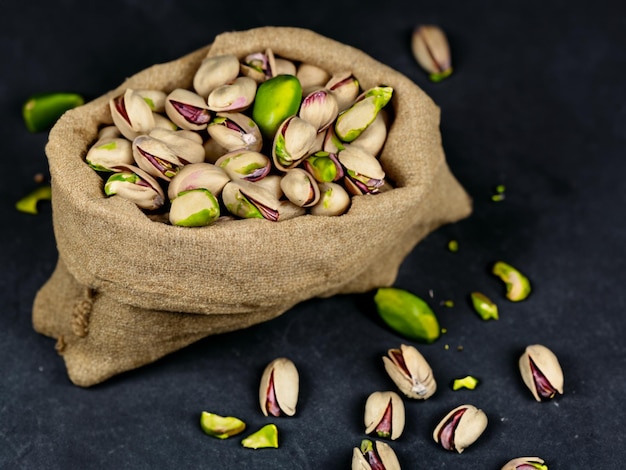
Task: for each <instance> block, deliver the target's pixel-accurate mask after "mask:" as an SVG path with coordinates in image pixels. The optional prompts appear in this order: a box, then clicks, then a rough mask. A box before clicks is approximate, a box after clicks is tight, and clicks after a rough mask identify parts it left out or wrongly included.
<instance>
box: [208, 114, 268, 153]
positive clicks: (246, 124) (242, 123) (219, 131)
mask: <svg viewBox="0 0 626 470" xmlns="http://www.w3.org/2000/svg"><path fill="white" fill-rule="evenodd" d="M207 132H208V133H209V136H211V138H212V139H214V140H215V142H217V143H218V144H219V145H220V146H221V147H223V148H225V149H227V150H228V151H231V150H236V149H247V150H252V151H255V152H260V151H261V148H262V147H263V137H262V136H261V131H260V129H259V126H257V125H256V123H255V122H254V121H253V120H252V119H250V118H249V117H248V116H246V115H245V114H243V113H217V114H216V115H215V117H214V118H213V120H212V121H211V122H210V123H209V126H208V127H207Z"/></svg>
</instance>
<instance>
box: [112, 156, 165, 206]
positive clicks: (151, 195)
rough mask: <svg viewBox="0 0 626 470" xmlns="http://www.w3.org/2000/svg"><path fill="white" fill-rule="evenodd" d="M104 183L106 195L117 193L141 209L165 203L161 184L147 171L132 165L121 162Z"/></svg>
mask: <svg viewBox="0 0 626 470" xmlns="http://www.w3.org/2000/svg"><path fill="white" fill-rule="evenodd" d="M114 170H115V173H113V174H112V175H111V176H109V178H108V179H107V181H106V183H105V184H104V193H105V194H106V195H107V196H113V195H116V194H117V195H119V196H120V197H122V198H124V199H127V200H129V201H131V202H134V203H135V204H136V205H137V206H138V207H140V208H141V209H146V210H154V209H158V208H159V207H161V206H162V205H163V204H164V203H165V194H163V189H161V185H159V183H158V182H157V181H156V180H155V179H154V178H153V177H152V176H150V175H149V174H148V173H146V172H145V171H143V170H141V169H140V168H137V167H136V166H133V165H125V164H121V165H118V166H117V167H116V168H114Z"/></svg>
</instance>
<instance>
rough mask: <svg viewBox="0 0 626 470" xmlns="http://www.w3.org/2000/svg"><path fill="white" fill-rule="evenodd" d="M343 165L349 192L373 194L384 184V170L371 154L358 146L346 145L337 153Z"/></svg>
mask: <svg viewBox="0 0 626 470" xmlns="http://www.w3.org/2000/svg"><path fill="white" fill-rule="evenodd" d="M337 158H338V159H339V163H341V165H342V166H343V167H344V173H345V177H344V183H345V185H346V189H347V191H348V192H349V193H350V194H353V195H355V196H359V195H362V194H375V193H378V192H379V191H380V188H381V186H383V185H384V184H385V171H384V170H383V167H382V166H381V164H380V162H379V161H378V160H377V159H376V157H374V156H373V155H371V154H369V153H368V152H366V151H365V150H363V149H361V148H359V147H352V146H346V148H344V149H343V150H341V151H340V152H339V154H338V155H337Z"/></svg>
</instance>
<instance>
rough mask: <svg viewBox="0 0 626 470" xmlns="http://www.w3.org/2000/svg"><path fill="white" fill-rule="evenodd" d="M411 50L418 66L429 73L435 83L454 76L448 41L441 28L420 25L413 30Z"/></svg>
mask: <svg viewBox="0 0 626 470" xmlns="http://www.w3.org/2000/svg"><path fill="white" fill-rule="evenodd" d="M411 50H412V51H413V56H414V57H415V60H416V61H417V63H418V64H420V65H421V67H422V68H423V69H424V70H426V71H427V72H428V73H429V78H430V80H431V81H433V82H440V81H441V80H443V79H444V78H446V77H448V76H449V75H450V74H452V61H451V58H450V46H449V45H448V39H447V38H446V35H445V33H444V32H443V30H442V29H441V28H439V27H438V26H434V25H420V26H418V27H417V28H415V30H413V35H412V37H411Z"/></svg>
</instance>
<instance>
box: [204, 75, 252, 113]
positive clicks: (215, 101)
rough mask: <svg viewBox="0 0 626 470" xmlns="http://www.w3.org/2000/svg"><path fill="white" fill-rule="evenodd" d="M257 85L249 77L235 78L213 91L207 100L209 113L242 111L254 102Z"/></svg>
mask: <svg viewBox="0 0 626 470" xmlns="http://www.w3.org/2000/svg"><path fill="white" fill-rule="evenodd" d="M256 88H257V84H256V82H255V81H254V80H253V79H252V78H250V77H237V78H236V79H235V80H234V81H233V82H231V83H227V84H226V85H222V86H219V87H217V88H216V89H214V90H213V91H212V92H211V94H210V95H209V97H208V99H207V103H208V105H209V109H210V110H211V111H215V112H218V111H233V112H236V111H243V110H245V109H247V108H248V107H249V106H250V105H251V104H252V102H253V101H254V96H255V94H256Z"/></svg>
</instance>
